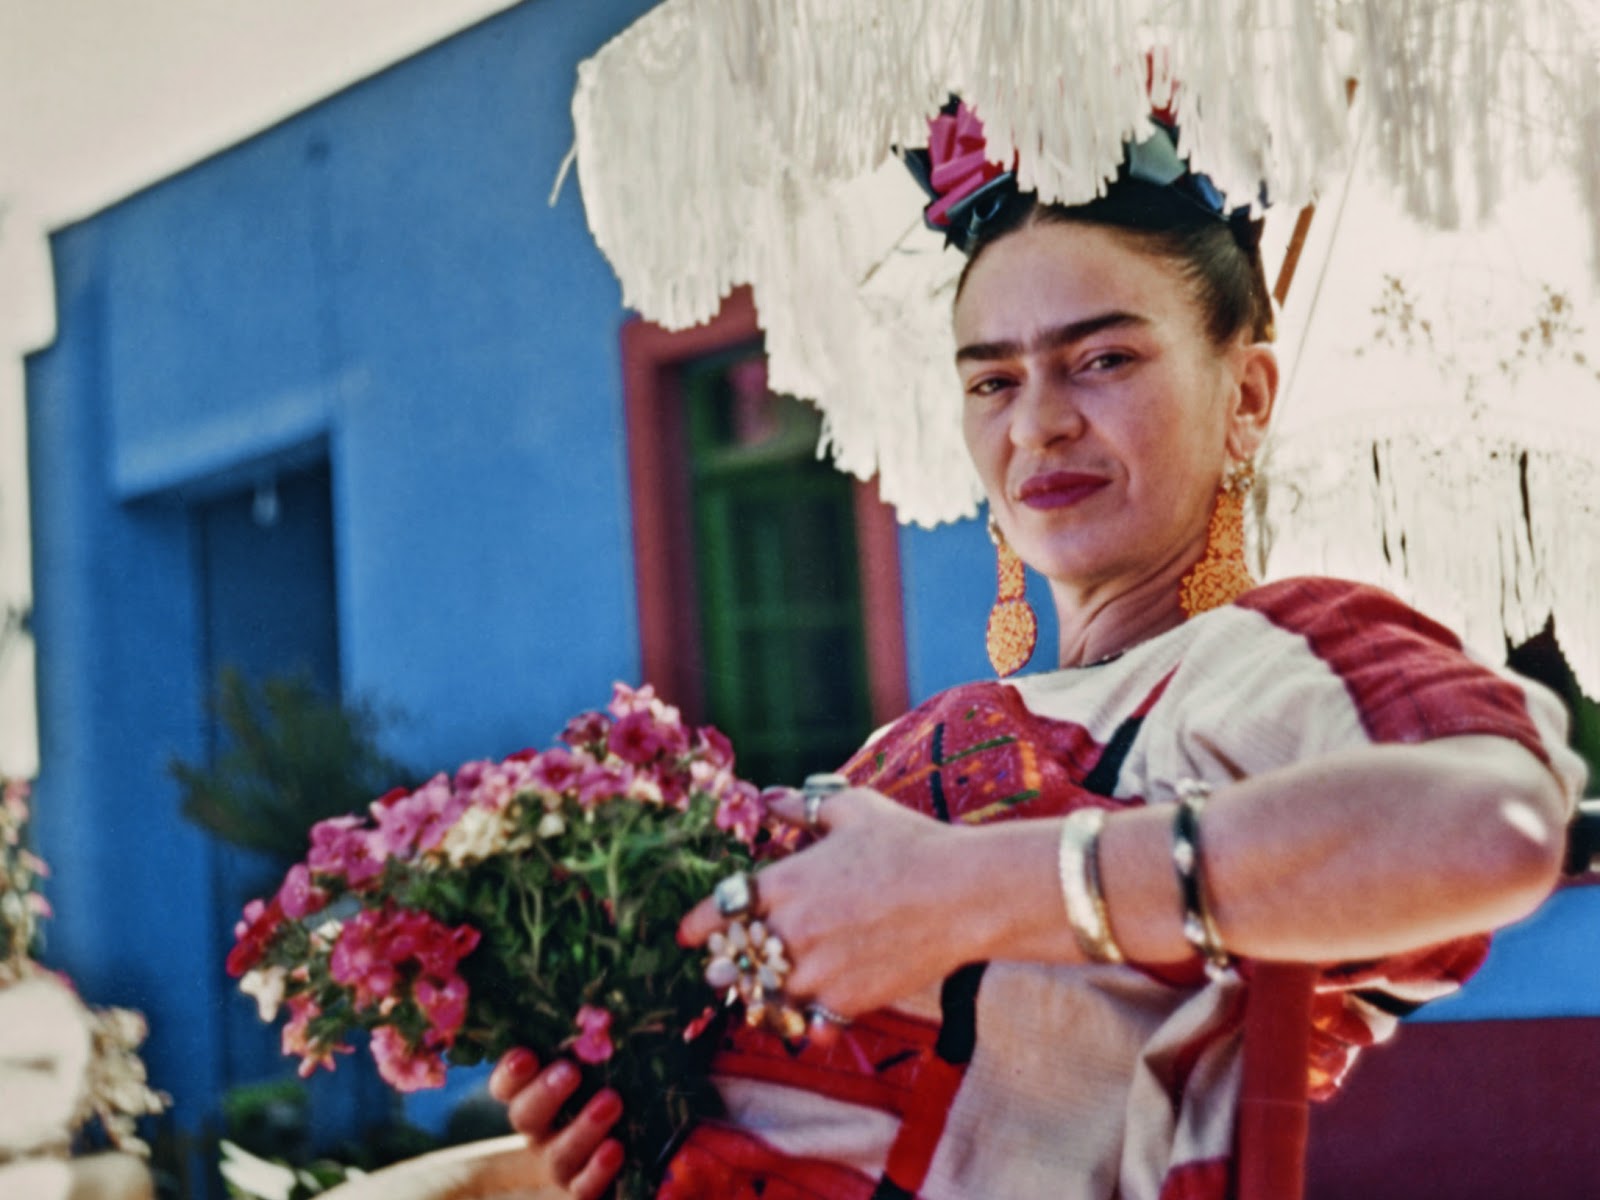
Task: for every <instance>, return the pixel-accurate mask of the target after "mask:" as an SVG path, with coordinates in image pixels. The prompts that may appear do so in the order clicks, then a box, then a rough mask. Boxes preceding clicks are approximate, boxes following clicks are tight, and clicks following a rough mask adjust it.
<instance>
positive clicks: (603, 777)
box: [578, 766, 633, 808]
mask: <svg viewBox="0 0 1600 1200" xmlns="http://www.w3.org/2000/svg"><path fill="white" fill-rule="evenodd" d="M632 778H633V772H632V771H631V770H629V769H628V768H627V767H626V766H624V767H623V768H622V769H621V770H618V769H616V768H613V767H599V766H595V767H587V768H585V769H584V772H583V775H582V776H581V777H580V778H579V780H578V803H579V804H581V805H582V806H583V807H584V808H593V807H594V806H595V805H596V804H599V803H601V802H602V801H604V800H610V799H612V798H613V797H616V796H621V795H624V794H626V792H627V790H628V784H629V783H630V781H631V780H632Z"/></svg>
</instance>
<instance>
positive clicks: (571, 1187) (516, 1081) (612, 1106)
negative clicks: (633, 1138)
mask: <svg viewBox="0 0 1600 1200" xmlns="http://www.w3.org/2000/svg"><path fill="white" fill-rule="evenodd" d="M579 1080H580V1076H579V1074H578V1069H577V1067H575V1066H573V1065H572V1064H571V1063H570V1062H568V1061H567V1060H566V1059H557V1060H556V1061H555V1062H553V1063H551V1064H550V1065H549V1066H548V1067H546V1068H545V1069H544V1070H542V1071H541V1070H540V1069H539V1060H538V1059H537V1058H536V1057H535V1056H534V1055H533V1053H532V1052H531V1051H528V1050H521V1049H518V1050H511V1051H508V1052H507V1053H506V1054H505V1056H504V1057H502V1058H501V1059H500V1062H499V1063H498V1064H497V1065H496V1066H495V1069H494V1074H493V1075H491V1076H490V1077H489V1094H490V1095H492V1096H493V1097H494V1098H495V1099H496V1100H498V1101H500V1102H501V1103H502V1104H504V1105H505V1106H506V1115H507V1116H508V1117H509V1118H510V1120H511V1127H512V1128H513V1129H515V1130H516V1131H517V1132H518V1133H520V1134H522V1135H524V1136H525V1137H526V1138H527V1139H528V1148H529V1149H530V1150H532V1151H533V1153H534V1155H535V1156H536V1157H537V1158H538V1159H539V1161H540V1164H541V1165H542V1167H543V1168H544V1172H543V1173H544V1175H545V1176H546V1178H547V1179H548V1180H549V1181H551V1182H554V1183H556V1184H558V1185H559V1186H561V1187H563V1188H565V1189H566V1191H567V1194H568V1195H570V1196H572V1197H573V1198H574V1200H598V1198H599V1197H600V1196H602V1195H604V1194H605V1191H606V1189H607V1188H608V1187H610V1186H611V1181H612V1180H613V1179H615V1178H616V1174H617V1172H618V1171H619V1170H620V1169H621V1167H622V1143H620V1142H618V1141H617V1140H616V1139H615V1138H610V1137H607V1136H606V1135H607V1134H608V1133H609V1132H610V1130H611V1127H612V1126H613V1125H615V1124H616V1123H617V1118H618V1117H620V1116H621V1115H622V1100H621V1098H620V1097H618V1095H617V1094H616V1092H614V1091H612V1090H610V1089H609V1088H607V1089H605V1090H603V1091H601V1092H599V1093H597V1094H596V1095H595V1096H594V1097H593V1098H592V1099H591V1100H590V1101H589V1103H587V1104H586V1105H584V1106H583V1111H582V1112H580V1113H579V1114H578V1115H577V1117H575V1118H574V1119H573V1120H572V1122H571V1123H570V1124H569V1125H567V1126H566V1128H564V1129H557V1128H556V1127H555V1119H556V1113H557V1112H559V1111H560V1109H561V1106H562V1105H563V1104H564V1103H566V1100H567V1097H569V1096H571V1095H572V1093H573V1092H574V1091H576V1090H577V1087H578V1083H579Z"/></svg>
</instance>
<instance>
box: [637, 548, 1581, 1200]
mask: <svg viewBox="0 0 1600 1200" xmlns="http://www.w3.org/2000/svg"><path fill="white" fill-rule="evenodd" d="M1565 721H1566V718H1565V713H1564V711H1563V709H1562V707H1561V705H1560V702H1559V701H1558V700H1557V699H1556V697H1554V696H1553V695H1551V694H1549V693H1548V692H1547V691H1545V690H1544V689H1542V688H1540V687H1538V686H1537V685H1533V684H1530V683H1528V682H1527V681H1525V680H1522V679H1520V678H1518V677H1516V676H1514V675H1511V674H1510V673H1509V672H1506V671H1503V670H1500V669H1498V668H1494V667H1491V666H1488V665H1486V664H1483V663H1481V662H1478V661H1477V660H1475V659H1474V658H1472V657H1471V655H1470V654H1468V653H1467V652H1465V651H1464V650H1463V649H1462V647H1461V644H1460V642H1459V641H1458V640H1457V639H1456V638H1455V637H1454V635H1452V634H1451V633H1449V631H1447V630H1445V629H1444V628H1442V627H1441V626H1439V625H1437V624H1435V623H1434V622H1432V621H1430V620H1429V619H1427V618H1426V617H1423V616H1422V615H1420V614H1418V613H1416V612H1414V611H1412V610H1411V609H1409V608H1407V607H1406V606H1405V605H1403V604H1401V603H1400V602H1399V601H1398V600H1396V599H1395V598H1394V597H1392V596H1390V595H1388V594H1387V593H1384V592H1381V591H1378V590H1376V589H1373V588H1369V587H1365V586H1362V585H1358V584H1352V583H1345V582H1340V581H1336V580H1329V579H1297V580H1288V581H1284V582H1281V583H1276V584H1271V585H1268V586H1264V587H1260V588H1257V589H1255V590H1253V591H1251V592H1249V593H1246V594H1245V595H1244V596H1243V597H1241V598H1240V599H1239V600H1237V601H1236V602H1235V603H1233V604H1232V605H1229V606H1226V607H1224V608H1220V609H1216V610H1214V611H1212V612H1209V613H1205V614H1203V615H1201V616H1198V617H1196V618H1194V619H1192V620H1190V621H1188V622H1186V623H1185V624H1183V625H1181V626H1178V627H1176V628H1174V629H1172V630H1169V631H1167V632H1166V633H1164V634H1161V635H1160V636H1158V637H1155V638H1153V639H1151V640H1149V641H1147V642H1144V643H1142V644H1140V645H1138V646H1136V647H1134V648H1133V649H1131V650H1130V651H1128V652H1127V653H1125V654H1124V655H1122V656H1121V657H1120V658H1117V659H1115V660H1113V661H1111V662H1107V663H1104V664H1101V665H1098V666H1094V667H1084V668H1076V669H1064V670H1058V671H1052V672H1048V673H1043V674H1036V675H1031V676H1024V677H1021V678H1018V679H1016V680H1014V681H1012V682H1007V683H998V682H996V683H974V684H968V685H965V686H962V687H957V688H954V689H952V690H950V691H947V692H944V693H942V694H940V695H938V696H936V697H934V698H933V699H931V700H929V701H928V702H926V703H925V704H923V705H921V706H919V707H918V708H916V709H915V710H913V711H912V712H910V713H908V714H906V716H905V717H903V718H901V719H900V720H899V721H896V722H895V723H894V724H892V725H891V726H889V727H888V728H887V729H885V730H884V731H882V732H881V733H880V734H879V735H878V736H876V737H875V738H874V739H873V740H872V741H870V742H869V743H868V744H867V745H866V746H865V747H864V748H863V749H862V750H861V751H859V752H858V753H857V754H856V755H855V757H854V758H852V759H851V761H850V762H849V764H847V766H846V768H845V771H846V773H847V774H848V775H849V776H850V778H851V780H852V781H853V782H854V783H856V784H857V785H862V786H868V787H873V788H876V789H878V790H879V791H882V792H884V793H885V794H886V795H888V796H890V797H892V798H894V799H895V800H897V801H899V802H900V803H902V804H905V805H907V806H909V807H911V808H914V809H916V810H917V811H919V812H922V813H926V814H927V815H928V816H930V817H932V818H934V819H937V820H940V821H946V822H951V823H955V824H968V825H974V824H980V823H984V822H989V821H1003V820H1017V819H1027V818H1033V817H1053V816H1061V815H1063V814H1065V813H1068V812H1071V811H1072V810H1073V809H1076V808H1079V807H1083V806H1087V805H1096V806H1100V807H1103V808H1106V809H1109V810H1118V809H1123V808H1130V807H1135V806H1139V805H1145V804H1167V803H1171V802H1172V800H1173V798H1174V785H1175V783H1176V782H1177V781H1178V780H1180V779H1183V778H1198V779H1203V780H1205V781H1207V782H1209V783H1211V784H1213V785H1214V786H1220V785H1223V784H1226V783H1227V782H1229V781H1231V780H1235V779H1239V778H1243V777H1245V776H1249V775H1254V774H1257V773H1260V772H1263V771H1268V770H1271V769H1273V768H1275V767H1280V766H1284V765H1287V764H1290V763H1295V762H1301V761H1304V760H1306V759H1311V758H1315V757H1317V756H1319V755H1322V754H1327V753H1331V752H1335V751H1339V750H1341V749H1345V748H1349V747H1355V746H1361V745H1364V744H1372V743H1383V742H1422V741H1428V740H1431V739H1436V738H1443V737H1452V736H1458V735H1466V734H1488V735H1493V736H1497V737H1506V738H1510V739H1512V740H1513V741H1516V742H1518V743H1519V744H1521V745H1523V746H1525V747H1527V748H1528V749H1529V750H1530V751H1532V752H1533V753H1534V754H1535V755H1537V756H1538V757H1539V758H1540V759H1541V760H1543V761H1544V762H1546V763H1548V764H1549V765H1550V766H1551V767H1552V769H1553V770H1554V771H1555V772H1556V774H1557V776H1558V777H1559V778H1560V779H1561V780H1562V781H1563V783H1564V785H1565V786H1566V789H1567V792H1568V795H1569V797H1570V798H1571V799H1572V800H1573V801H1575V800H1576V797H1577V796H1578V795H1579V793H1580V792H1581V790H1582V786H1583V773H1584V768H1583V765H1582V763H1581V761H1580V760H1579V759H1577V757H1576V756H1575V755H1573V754H1572V753H1571V752H1570V751H1569V750H1568V749H1567V748H1566V746H1565V741H1564V731H1565ZM1404 802H1405V799H1404V797H1403V796H1396V797H1395V803H1404ZM884 853H885V854H887V855H892V854H893V853H894V849H893V847H885V848H884ZM995 886H996V888H997V889H1003V888H1004V886H1005V883H1004V880H997V881H996V883H995ZM1064 919H1065V916H1064V915H1063V920H1064ZM1487 947H1488V938H1487V936H1478V937H1470V938H1464V939H1461V940H1458V941H1454V942H1450V943H1447V944H1444V945H1440V946H1434V947H1429V948H1425V949H1422V950H1418V951H1415V952H1412V953H1408V954H1401V955H1396V956H1392V957H1389V958H1386V959H1383V960H1381V961H1375V962H1366V963H1343V964H1338V965H1335V966H1330V967H1328V968H1326V969H1325V970H1323V971H1322V973H1321V977H1320V983H1319V986H1318V989H1317V993H1316V996H1315V999H1314V1001H1313V1015H1312V1023H1313V1029H1312V1036H1311V1061H1310V1062H1309V1063H1308V1064H1307V1070H1308V1072H1309V1082H1310V1089H1311V1093H1312V1095H1313V1097H1315V1098H1322V1097H1326V1096H1328V1095H1331V1094H1332V1093H1333V1092H1334V1091H1335V1090H1336V1089H1337V1088H1338V1086H1339V1083H1340V1082H1341V1081H1342V1079H1343V1078H1344V1076H1345V1073H1346V1072H1347V1071H1348V1070H1349V1068H1350V1065H1351V1063H1352V1062H1353V1061H1354V1059H1355V1057H1356V1056H1357V1054H1358V1053H1359V1051H1360V1050H1361V1049H1362V1048H1364V1047H1366V1046H1368V1045H1371V1044H1373V1043H1374V1042H1377V1041H1381V1040H1383V1039H1385V1038H1387V1037H1388V1036H1390V1035H1391V1034H1392V1033H1393V1031H1394V1029H1395V1026H1396V1024H1397V1022H1398V1020H1399V1018H1400V1017H1401V1016H1402V1015H1404V1014H1405V1013H1407V1012H1409V1011H1411V1010H1413V1009H1415V1008H1416V1007H1418V1006H1419V1005H1421V1004H1422V1003H1424V1002H1426V1001H1428V1000H1431V999H1434V998H1437V997H1439V996H1442V995H1445V994H1447V993H1449V992H1451V991H1453V990H1455V989H1456V988H1457V987H1459V986H1460V984H1461V983H1462V982H1463V981H1464V980H1465V979H1466V978H1467V977H1468V976H1469V975H1470V974H1471V973H1472V972H1473V970H1475V969H1476V968H1477V966H1478V965H1479V963H1481V961H1482V960H1483V957H1484V955H1485V953H1486V951H1487ZM1248 976H1249V967H1248V964H1246V965H1245V966H1244V968H1243V969H1242V970H1241V971H1239V972H1234V973H1230V974H1229V975H1227V976H1225V977H1224V978H1223V979H1221V980H1219V981H1212V980H1208V979H1207V978H1206V976H1205V974H1204V972H1203V971H1202V970H1201V968H1200V964H1199V962H1198V960H1196V961H1195V962H1193V963H1191V964H1185V965H1181V966H1179V967H1176V968H1172V969H1165V970H1154V969H1150V968H1138V967H1133V966H1055V965H1048V964H1041V963H1028V962H991V963H980V964H973V965H971V966H968V967H965V968H962V969H961V970H959V971H957V972H956V973H955V974H954V975H952V976H950V977H949V978H948V979H947V980H945V982H944V984H943V986H942V987H941V988H939V989H937V990H936V991H933V992H930V993H929V994H927V995H923V996H918V997H915V998H913V999H911V1000H909V1001H907V1002H905V1003H903V1004H902V1005H900V1006H897V1007H896V1008H894V1009H892V1010H885V1011H881V1012H878V1013H874V1014H870V1015H868V1016H866V1017H863V1018H861V1019H859V1020H857V1021H856V1022H854V1023H853V1024H852V1025H851V1026H850V1027H849V1028H848V1029H847V1030H845V1031H844V1034H843V1036H841V1037H840V1038H839V1040H838V1041H837V1043H836V1044H834V1045H833V1046H832V1047H831V1048H828V1049H826V1050H824V1049H820V1048H818V1047H816V1046H811V1045H795V1044H785V1043H784V1042H783V1041H781V1040H779V1039H778V1038H776V1037H774V1036H772V1035H770V1034H765V1033H760V1032H752V1031H749V1030H746V1029H743V1028H740V1029H737V1030H734V1031H732V1032H730V1033H729V1035H728V1036H727V1038H726V1041H725V1043H724V1045H723V1047H722V1049H721V1050H720V1052H719V1053H718V1055H717V1057H716V1059H715V1061H714V1064H713V1072H714V1079H715V1082H716V1084H717V1087H718V1090H719V1091H720V1092H721V1094H722V1097H723V1100H724V1101H725V1103H726V1105H727V1110H728V1118H727V1120H726V1121H725V1122H719V1123H716V1124H707V1125H704V1126H701V1127H699V1128H697V1129H696V1130H695V1131H694V1132H693V1134H692V1135H691V1136H690V1138H689V1140H688V1142H687V1143H686V1144H685V1145H684V1147H683V1148H682V1149H681V1150H680V1152H679V1153H678V1155H677V1157H676V1158H675V1159H674V1160H673V1163H672V1164H671V1166H670V1168H669V1171H668V1176H667V1180H666V1182H665V1184H664V1185H663V1187H662V1188H661V1190H660V1192H659V1196H660V1197H661V1198H662V1200H688V1198H690V1197H711V1196H715V1197H717V1198H718V1200H729V1198H735V1197H737V1198H743V1197H755V1196H760V1197H763V1200H798V1198H800V1197H829V1198H831V1200H857V1198H859V1200H869V1198H891V1197H912V1196H916V1197H923V1198H925V1200H976V1198H992V1197H1005V1198H1006V1200H1030V1198H1038V1200H1105V1198H1107V1197H1113V1196H1115V1197H1118V1198H1120V1200H1224V1198H1225V1197H1226V1196H1227V1194H1228V1189H1229V1186H1230V1184H1229V1180H1230V1161H1229V1158H1230V1154H1231V1151H1232V1147H1233V1138H1234V1120H1235V1109H1236V1101H1237V1096H1238V1089H1239V1074H1240V1066H1241V1056H1240V1045H1241V1020H1242V1012H1243V1003H1242V1001H1243V997H1244V994H1245V989H1247V988H1248V986H1249V983H1248Z"/></svg>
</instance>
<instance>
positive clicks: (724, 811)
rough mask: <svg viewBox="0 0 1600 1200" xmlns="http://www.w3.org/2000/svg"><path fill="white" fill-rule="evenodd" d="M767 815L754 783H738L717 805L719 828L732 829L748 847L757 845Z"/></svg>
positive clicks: (740, 781) (739, 781)
mask: <svg viewBox="0 0 1600 1200" xmlns="http://www.w3.org/2000/svg"><path fill="white" fill-rule="evenodd" d="M766 815H767V807H766V804H765V803H764V802H763V801H762V799H761V793H760V792H759V791H757V790H756V786H755V785H754V784H752V783H746V782H744V781H743V780H742V779H741V780H738V781H736V782H735V783H734V784H733V786H732V787H730V788H729V789H728V790H727V792H726V793H724V795H723V797H722V802H721V803H720V804H718V805H717V828H718V829H731V830H732V831H733V835H734V836H735V837H737V838H738V839H739V840H740V841H741V842H743V843H744V844H745V845H747V846H753V845H755V840H756V833H757V831H758V830H760V828H761V822H762V820H763V819H764V818H765V817H766Z"/></svg>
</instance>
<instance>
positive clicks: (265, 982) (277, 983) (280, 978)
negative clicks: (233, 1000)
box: [239, 967, 289, 1021]
mask: <svg viewBox="0 0 1600 1200" xmlns="http://www.w3.org/2000/svg"><path fill="white" fill-rule="evenodd" d="M288 978H289V973H288V972H287V971H286V970H284V968H282V967H256V968H255V969H254V970H251V971H246V972H245V976H244V978H243V979H241V980H239V990H240V991H241V992H243V993H244V994H245V995H246V996H254V997H255V1001H256V1011H257V1012H259V1013H260V1014H261V1019H262V1020H263V1021H271V1020H272V1019H273V1018H274V1017H276V1016H277V1015H278V1006H279V1005H280V1004H282V1003H283V987H284V984H285V983H286V982H287V981H288Z"/></svg>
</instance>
